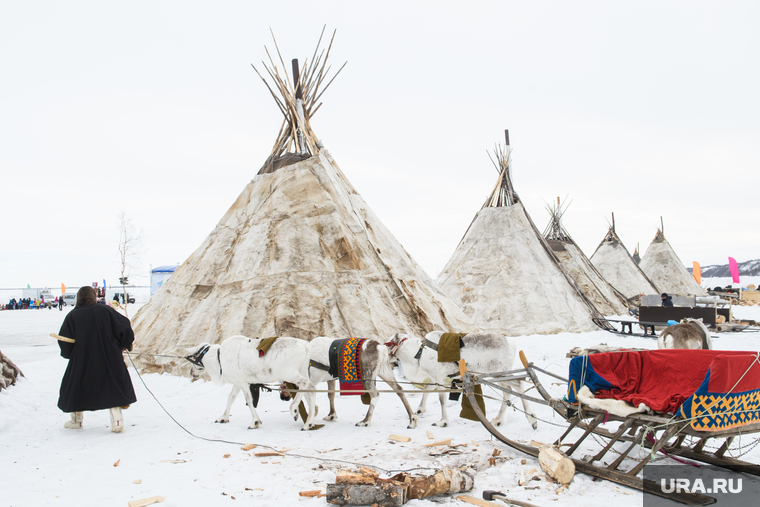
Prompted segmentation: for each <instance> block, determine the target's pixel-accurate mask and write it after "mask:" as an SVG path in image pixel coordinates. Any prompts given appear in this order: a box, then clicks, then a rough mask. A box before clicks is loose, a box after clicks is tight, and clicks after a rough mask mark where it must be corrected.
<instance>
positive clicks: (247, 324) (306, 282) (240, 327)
mask: <svg viewBox="0 0 760 507" xmlns="http://www.w3.org/2000/svg"><path fill="white" fill-rule="evenodd" d="M134 329H135V334H136V337H137V338H136V340H137V346H138V348H139V349H140V350H141V351H143V352H150V353H170V354H171V353H179V354H182V351H183V349H184V348H187V347H191V346H194V345H197V344H199V343H203V342H208V343H219V342H220V341H222V340H223V339H224V338H227V337H229V336H232V335H235V334H243V335H245V336H251V337H266V336H292V337H297V338H303V339H311V338H314V337H317V336H333V337H336V338H341V337H343V338H346V337H349V336H356V337H364V338H374V339H379V340H386V339H387V338H388V337H389V336H391V335H392V334H393V333H397V332H402V333H412V334H415V335H417V336H423V335H425V334H426V333H428V332H430V331H433V330H443V331H457V332H459V331H462V332H468V331H475V330H476V327H475V326H474V325H473V323H472V321H471V320H470V319H468V318H467V317H466V316H465V315H464V314H463V313H462V311H461V310H460V309H459V308H458V307H457V306H456V304H454V303H453V302H452V301H451V300H450V299H449V298H448V297H446V296H445V295H444V294H443V292H442V291H441V290H440V289H439V288H438V287H437V286H436V285H435V284H434V283H433V282H432V280H431V279H430V278H429V277H428V276H427V275H426V274H425V273H424V271H423V270H422V269H421V268H420V267H419V266H418V265H417V264H416V263H415V261H414V260H412V258H411V257H410V256H409V255H408V254H407V252H406V251H405V250H404V248H403V247H402V246H401V244H399V243H398V241H397V240H396V239H395V238H394V237H393V235H392V234H391V233H390V232H389V231H388V230H387V229H386V228H385V226H384V225H383V224H382V223H381V222H380V220H379V219H378V218H377V216H375V214H374V213H373V212H372V210H370V209H369V207H368V206H367V204H366V203H365V201H364V199H362V197H361V196H360V195H359V194H358V193H357V192H356V190H355V189H354V188H353V186H352V185H351V184H350V183H349V181H348V180H347V179H346V177H345V176H344V174H343V172H342V171H341V170H340V169H339V168H338V166H337V164H336V163H335V161H334V160H333V159H332V157H331V156H330V155H329V153H328V152H327V150H325V149H322V150H321V151H320V152H319V153H318V154H317V155H315V156H311V157H310V158H307V159H306V160H303V161H301V162H298V163H295V164H292V165H288V166H286V167H282V168H279V169H277V170H275V171H274V172H268V173H265V174H259V175H257V176H256V177H255V178H254V179H253V180H252V181H251V182H250V183H249V184H248V185H247V186H246V188H245V189H244V190H243V192H242V193H241V194H240V196H239V197H238V199H237V200H236V201H235V203H234V204H233V205H232V207H231V208H230V209H229V211H227V213H226V214H225V215H224V217H222V219H221V220H220V222H219V224H218V225H217V226H216V228H215V229H214V230H213V231H212V232H211V234H209V236H208V237H207V238H206V240H205V241H204V242H203V244H202V245H201V246H200V247H199V248H198V249H197V250H196V251H195V252H194V253H193V254H192V255H191V256H190V257H189V258H188V259H187V260H186V261H185V262H184V263H183V264H182V265H181V266H180V267H179V268H178V269H177V270H176V271H175V272H174V275H173V276H172V277H171V279H170V280H169V281H168V282H167V283H166V285H165V286H164V288H163V289H162V290H161V291H158V292H157V293H156V294H155V295H154V296H153V298H151V300H150V302H149V303H148V304H146V305H145V306H144V307H143V308H142V309H141V310H140V312H139V313H138V314H137V315H136V317H135V319H134ZM141 357H142V358H143V364H142V366H148V365H149V364H151V365H152V366H155V367H156V368H158V369H164V370H168V371H171V370H173V369H175V368H176V365H174V364H172V361H173V360H171V359H167V360H164V359H162V358H155V359H153V360H151V361H149V359H150V358H149V357H148V356H141ZM180 366H182V365H180Z"/></svg>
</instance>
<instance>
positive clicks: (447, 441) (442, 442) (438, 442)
mask: <svg viewBox="0 0 760 507" xmlns="http://www.w3.org/2000/svg"><path fill="white" fill-rule="evenodd" d="M450 444H451V439H450V438H446V439H443V440H436V441H435V442H430V443H429V444H423V446H422V447H438V446H439V445H450Z"/></svg>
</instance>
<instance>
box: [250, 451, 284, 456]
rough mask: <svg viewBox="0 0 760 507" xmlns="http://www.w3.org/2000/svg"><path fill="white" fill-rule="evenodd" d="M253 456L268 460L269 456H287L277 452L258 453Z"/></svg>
mask: <svg viewBox="0 0 760 507" xmlns="http://www.w3.org/2000/svg"><path fill="white" fill-rule="evenodd" d="M253 455H254V456H256V457H257V458H266V457H267V456H285V455H284V454H283V453H281V452H277V451H268V452H256V453H254V454H253Z"/></svg>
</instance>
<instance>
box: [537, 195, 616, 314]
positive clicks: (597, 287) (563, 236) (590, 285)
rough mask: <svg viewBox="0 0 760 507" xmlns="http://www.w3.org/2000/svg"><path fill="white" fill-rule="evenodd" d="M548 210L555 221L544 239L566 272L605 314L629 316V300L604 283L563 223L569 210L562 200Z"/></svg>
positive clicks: (548, 226)
mask: <svg viewBox="0 0 760 507" xmlns="http://www.w3.org/2000/svg"><path fill="white" fill-rule="evenodd" d="M566 209H567V207H565V210H566ZM547 210H548V211H549V214H550V215H551V219H550V220H549V224H548V225H547V226H546V229H545V230H544V238H546V242H547V243H549V246H550V247H551V249H552V252H554V255H555V256H556V257H557V259H558V260H559V262H560V264H562V267H564V268H565V271H567V272H568V273H569V274H570V276H571V277H572V279H573V280H575V283H576V284H577V285H578V287H580V288H581V290H582V291H583V293H584V294H585V295H586V297H587V298H589V299H590V300H591V301H592V302H593V303H594V306H595V307H596V308H597V309H598V310H599V311H600V312H601V313H602V314H604V315H627V314H628V305H627V304H626V302H625V299H626V298H625V296H623V295H622V294H621V293H619V292H618V291H617V290H615V288H614V287H612V286H611V285H610V284H609V283H608V282H607V280H605V279H604V277H603V276H602V275H601V273H599V271H597V270H596V268H595V267H594V265H593V264H591V261H590V260H589V259H588V257H586V254H584V253H583V251H582V250H581V249H580V248H579V247H578V245H577V244H576V243H575V241H573V238H572V237H571V236H570V234H569V233H568V232H567V230H566V229H565V227H564V225H563V223H562V218H563V216H564V213H565V210H563V209H562V206H561V205H560V203H559V198H557V205H556V206H553V207H549V206H547Z"/></svg>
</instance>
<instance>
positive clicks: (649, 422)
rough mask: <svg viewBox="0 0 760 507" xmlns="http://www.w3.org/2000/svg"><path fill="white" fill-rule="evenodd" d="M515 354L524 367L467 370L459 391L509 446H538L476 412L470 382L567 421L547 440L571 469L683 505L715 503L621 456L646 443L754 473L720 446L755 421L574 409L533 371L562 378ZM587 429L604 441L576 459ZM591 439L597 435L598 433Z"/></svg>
mask: <svg viewBox="0 0 760 507" xmlns="http://www.w3.org/2000/svg"><path fill="white" fill-rule="evenodd" d="M520 360H521V361H522V363H523V366H524V368H522V369H519V370H511V371H507V372H499V373H489V374H477V373H471V372H467V373H465V375H464V376H463V378H462V381H463V384H464V393H465V395H466V396H467V397H468V399H469V401H470V405H471V406H472V408H473V411H474V412H475V415H476V416H477V417H478V419H479V420H480V422H481V423H482V424H483V426H485V427H486V429H487V430H488V431H489V432H490V433H491V434H492V435H493V436H495V437H496V438H498V439H499V440H501V441H502V442H503V443H505V444H506V445H508V446H509V447H512V448H514V449H517V450H518V451H521V452H523V453H525V454H529V455H531V456H534V457H538V451H539V449H538V448H537V447H533V446H530V445H525V444H521V443H519V442H515V441H514V440H510V439H509V438H507V437H505V436H504V435H503V434H501V433H500V432H499V430H498V429H496V428H495V427H494V426H493V425H492V424H491V423H490V422H489V421H488V419H486V417H485V414H483V413H482V412H481V410H480V408H479V407H478V404H477V401H476V396H475V393H474V387H475V384H480V385H481V386H488V387H491V388H493V389H495V390H498V391H502V392H507V393H509V394H510V395H512V396H517V397H519V398H525V399H527V400H529V401H531V402H533V403H538V404H540V405H546V406H549V407H551V408H552V409H553V410H554V411H555V412H556V413H557V414H559V415H560V416H561V417H562V418H563V419H565V420H566V421H567V423H568V424H569V427H568V428H567V430H566V431H565V432H564V433H563V434H562V436H560V437H559V438H558V439H557V440H556V441H555V442H553V443H554V445H557V446H559V445H562V450H563V451H564V452H565V454H567V456H568V457H569V458H570V459H572V460H573V462H574V463H575V469H576V471H577V472H582V473H585V474H588V475H592V476H594V477H599V478H601V479H606V480H609V481H612V482H616V483H618V484H622V485H625V486H628V487H631V488H635V489H638V490H640V491H644V492H647V493H650V494H653V495H657V496H661V497H664V498H668V499H670V500H674V501H676V502H680V503H684V504H688V505H710V504H713V503H715V502H716V499H715V498H714V497H711V496H707V495H701V494H697V493H684V492H680V493H664V492H663V491H662V490H661V489H660V486H659V485H658V484H655V483H654V482H652V481H647V480H644V479H642V478H640V477H638V474H639V473H640V472H641V471H642V469H643V468H644V466H645V465H646V464H647V462H648V461H649V458H648V457H645V458H644V459H642V460H641V461H640V462H639V463H638V464H636V465H635V466H634V467H633V468H631V469H629V470H623V469H622V468H621V465H622V464H623V461H624V460H625V458H626V457H627V456H629V455H630V454H631V452H632V451H633V450H634V449H636V448H637V447H638V448H639V450H641V449H642V448H644V449H646V450H647V452H646V454H647V456H650V455H651V456H658V457H659V456H665V454H662V453H667V455H669V456H671V457H672V456H678V457H682V458H687V459H691V460H694V461H700V462H702V463H707V464H710V465H714V466H718V467H721V468H725V469H728V470H733V471H736V472H743V473H748V474H752V475H757V476H760V466H759V465H756V464H754V463H749V462H746V461H741V460H739V459H735V458H731V457H728V456H726V452H727V451H728V449H729V446H730V445H731V443H732V442H733V440H734V438H735V437H737V436H739V435H746V434H751V433H756V432H759V431H760V424H751V425H747V426H742V427H739V428H733V429H729V430H721V431H697V430H694V429H693V428H692V427H691V426H690V421H687V420H679V419H674V418H673V417H670V416H658V415H647V414H633V415H630V416H628V417H620V416H616V415H613V414H610V413H607V412H604V411H600V410H592V409H589V408H586V407H582V409H581V410H580V411H579V410H578V407H577V406H575V405H572V404H571V403H569V402H567V401H564V400H561V399H557V398H552V397H551V395H550V394H549V393H548V392H547V391H546V389H545V388H544V387H543V385H542V383H541V381H540V379H539V377H538V374H539V373H541V374H543V375H548V376H551V377H554V378H556V379H559V380H561V381H563V382H567V379H565V378H562V377H561V376H559V375H556V374H554V373H551V372H549V371H546V370H544V369H541V368H539V367H537V366H535V365H534V364H533V363H529V362H528V361H527V359H526V358H525V354H524V353H523V352H522V351H520ZM508 380H529V381H532V382H533V385H534V386H535V388H536V390H537V391H538V393H539V394H540V396H541V398H537V397H532V396H528V395H525V394H523V393H518V392H516V391H514V390H512V389H510V388H509V387H502V386H501V385H500V384H498V382H504V381H508ZM610 421H613V422H619V423H620V425H619V426H618V428H617V429H616V430H614V431H611V430H608V429H605V428H602V427H600V425H601V424H602V423H604V422H610ZM576 429H578V430H581V431H582V433H581V434H580V436H579V437H577V438H574V439H572V438H569V437H570V434H571V432H572V431H573V430H576ZM576 433H577V432H576ZM590 435H595V436H597V437H602V439H603V441H606V442H603V443H604V445H603V447H602V448H601V450H599V451H598V452H597V453H596V454H595V455H593V456H584V457H583V458H582V459H579V458H578V457H574V456H573V453H574V452H575V451H576V450H577V449H578V448H579V447H580V445H581V444H582V443H583V442H584V441H585V440H586V439H587V438H588V437H589V436H590ZM687 437H691V439H690V440H691V442H688V443H687ZM595 440H597V441H598V439H595ZM710 440H713V441H716V440H717V441H719V444H718V447H717V449H716V450H715V451H712V452H710V451H708V450H707V449H706V447H707V446H706V444H707V442H708V441H710ZM694 441H696V442H694ZM616 443H627V444H628V445H626V446H625V448H624V449H623V450H616V449H614V447H613V446H614V445H615V444H616ZM600 447H601V444H600ZM610 452H612V453H614V454H616V455H617V456H616V457H615V459H614V460H613V461H612V462H611V463H610V464H609V465H606V464H603V463H599V464H595V463H597V462H601V460H602V459H603V458H604V457H605V456H606V455H607V454H608V453H610ZM658 453H659V454H658Z"/></svg>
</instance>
